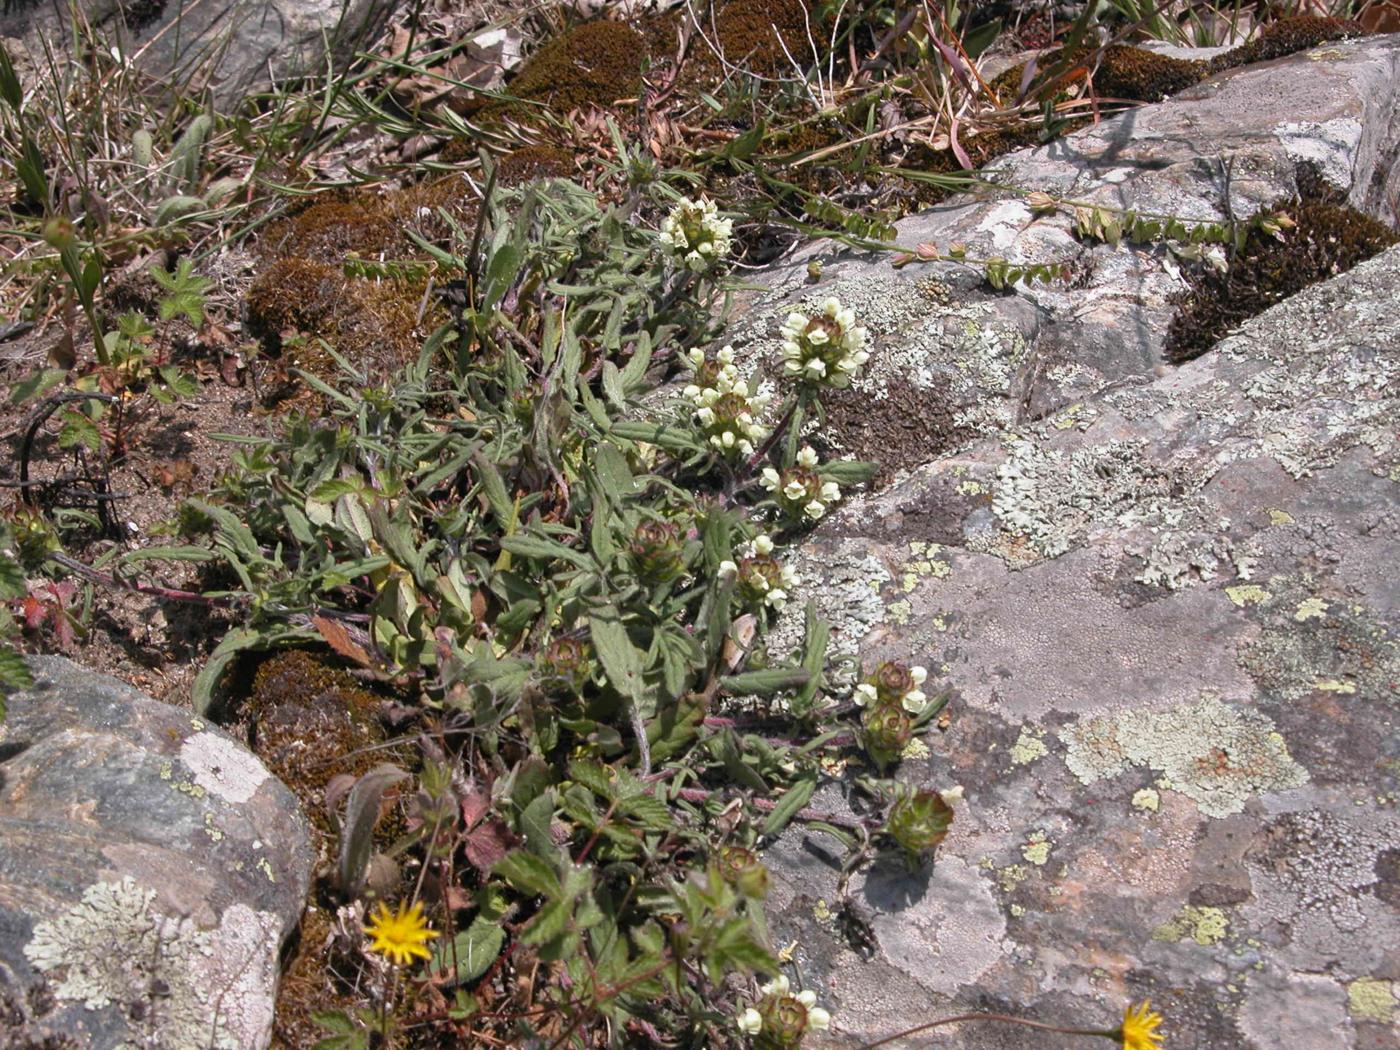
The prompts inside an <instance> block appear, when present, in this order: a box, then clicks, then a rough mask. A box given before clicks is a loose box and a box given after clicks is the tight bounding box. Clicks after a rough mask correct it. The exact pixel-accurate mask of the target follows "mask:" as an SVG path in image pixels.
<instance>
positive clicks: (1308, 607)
mask: <svg viewBox="0 0 1400 1050" xmlns="http://www.w3.org/2000/svg"><path fill="white" fill-rule="evenodd" d="M1326 614H1327V602H1326V601H1325V600H1324V599H1322V598H1304V599H1303V600H1302V601H1301V602H1299V603H1298V608H1297V609H1295V610H1294V611H1293V619H1295V620H1297V621H1298V622H1299V623H1302V622H1303V621H1304V620H1320V619H1322V618H1323V617H1324V616H1325V615H1326Z"/></svg>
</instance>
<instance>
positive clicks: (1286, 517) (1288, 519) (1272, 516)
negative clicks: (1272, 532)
mask: <svg viewBox="0 0 1400 1050" xmlns="http://www.w3.org/2000/svg"><path fill="white" fill-rule="evenodd" d="M1269 524H1270V525H1292V524H1293V515H1292V514H1289V513H1288V511H1286V510H1273V509H1272V508H1271V509H1270V510H1269Z"/></svg>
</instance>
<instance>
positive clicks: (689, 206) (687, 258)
mask: <svg viewBox="0 0 1400 1050" xmlns="http://www.w3.org/2000/svg"><path fill="white" fill-rule="evenodd" d="M733 231H734V221H733V220H732V219H721V218H720V217H719V209H718V208H716V207H715V203H714V201H711V200H707V199H705V198H701V199H700V200H697V201H692V200H683V201H681V202H680V203H679V204H677V205H676V206H675V207H674V208H672V209H671V213H670V214H669V215H667V216H666V218H665V219H664V220H662V223H661V233H660V235H659V237H658V239H659V240H660V241H661V244H662V246H663V247H665V248H667V249H668V250H669V251H670V252H671V253H672V254H673V255H676V256H678V257H679V258H680V260H681V262H682V263H683V264H684V265H685V266H686V268H687V269H690V270H695V271H697V272H699V271H703V270H707V269H709V268H710V267H711V266H712V265H713V264H714V262H715V261H716V260H717V259H719V258H720V257H722V256H725V255H728V254H729V251H730V249H731V248H732V247H733V240H732V237H731V234H732V233H733Z"/></svg>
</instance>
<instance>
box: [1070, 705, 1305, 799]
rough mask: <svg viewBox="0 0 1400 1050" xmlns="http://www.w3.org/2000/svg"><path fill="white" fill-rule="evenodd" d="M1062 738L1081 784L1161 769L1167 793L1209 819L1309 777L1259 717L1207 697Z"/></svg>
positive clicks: (1095, 722) (1111, 719) (1081, 727)
mask: <svg viewBox="0 0 1400 1050" xmlns="http://www.w3.org/2000/svg"><path fill="white" fill-rule="evenodd" d="M1060 738H1061V740H1062V741H1063V742H1064V744H1065V746H1066V749H1067V750H1066V754H1065V764H1066V765H1068V766H1069V769H1070V772H1072V773H1073V774H1074V775H1075V776H1076V777H1078V778H1079V780H1080V781H1081V782H1082V783H1085V784H1092V783H1094V782H1095V781H1098V780H1103V779H1105V778H1108V777H1113V776H1117V775H1118V774H1119V773H1123V772H1126V771H1127V770H1128V769H1130V768H1132V767H1133V766H1146V767H1148V768H1150V769H1155V770H1159V771H1160V772H1162V773H1164V774H1166V777H1167V779H1168V781H1170V784H1171V787H1172V789H1173V790H1176V791H1179V792H1181V793H1182V794H1183V795H1186V796H1187V797H1188V798H1190V799H1191V800H1192V801H1194V802H1195V803H1196V805H1197V806H1198V807H1199V808H1200V810H1201V812H1202V813H1204V814H1206V815H1207V816H1210V817H1226V816H1229V815H1230V814H1232V813H1239V812H1242V811H1243V809H1244V806H1245V803H1246V802H1247V801H1248V800H1249V799H1250V798H1252V797H1254V796H1255V795H1260V794H1264V793H1267V792H1271V791H1282V790H1285V789H1287V788H1292V787H1298V786H1299V785H1301V784H1305V783H1306V782H1307V780H1308V774H1307V771H1306V770H1305V769H1303V767H1302V766H1300V765H1298V763H1297V762H1295V761H1294V760H1293V759H1292V757H1291V756H1290V755H1289V754H1288V747H1287V745H1286V744H1285V742H1284V740H1283V738H1282V737H1281V736H1280V735H1279V734H1278V732H1277V731H1275V729H1274V726H1273V724H1272V723H1271V722H1270V721H1269V720H1268V719H1267V718H1266V717H1265V716H1263V715H1261V714H1259V713H1258V712H1256V711H1251V710H1247V709H1241V708H1237V707H1232V706H1230V705H1227V704H1225V703H1223V702H1222V701H1221V700H1220V699H1219V698H1218V697H1215V696H1210V695H1206V696H1202V697H1201V698H1200V699H1199V700H1197V701H1195V702H1194V703H1190V704H1183V705H1181V706H1179V707H1175V708H1170V709H1168V710H1166V711H1123V712H1120V713H1118V714H1116V715H1112V716H1107V717H1103V718H1094V719H1090V720H1089V721H1087V722H1078V723H1075V724H1073V725H1071V726H1069V727H1068V728H1066V729H1065V730H1064V731H1063V732H1062V733H1061V734H1060Z"/></svg>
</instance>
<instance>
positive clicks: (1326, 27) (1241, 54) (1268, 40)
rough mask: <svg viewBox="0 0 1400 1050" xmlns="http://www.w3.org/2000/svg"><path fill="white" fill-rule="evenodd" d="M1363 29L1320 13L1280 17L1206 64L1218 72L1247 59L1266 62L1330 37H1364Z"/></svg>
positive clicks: (1357, 24)
mask: <svg viewBox="0 0 1400 1050" xmlns="http://www.w3.org/2000/svg"><path fill="white" fill-rule="evenodd" d="M1365 33H1366V29H1365V28H1364V27H1363V26H1362V25H1361V23H1360V22H1353V21H1351V20H1350V19H1344V18H1327V17H1324V16H1321V15H1298V16H1296V17H1294V18H1280V19H1279V20H1278V21H1276V22H1270V23H1269V24H1268V25H1266V26H1265V27H1264V28H1263V29H1261V30H1260V31H1259V35H1258V36H1257V37H1255V38H1254V39H1253V40H1251V41H1249V43H1247V44H1241V45H1240V46H1239V47H1237V48H1235V49H1234V50H1232V51H1227V52H1225V54H1223V55H1219V56H1218V57H1216V58H1215V59H1213V60H1212V61H1211V63H1210V71H1211V72H1212V73H1218V72H1221V71H1222V70H1226V69H1234V68H1235V67H1237V66H1244V65H1248V64H1249V63H1251V62H1267V61H1269V60H1270V59H1275V58H1283V57H1284V56H1285V55H1292V54H1296V53H1297V52H1299V51H1306V50H1308V49H1309V48H1312V47H1316V46H1317V45H1318V44H1325V43H1327V42H1329V41H1332V40H1344V39H1346V38H1347V37H1353V36H1364V35H1365Z"/></svg>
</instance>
